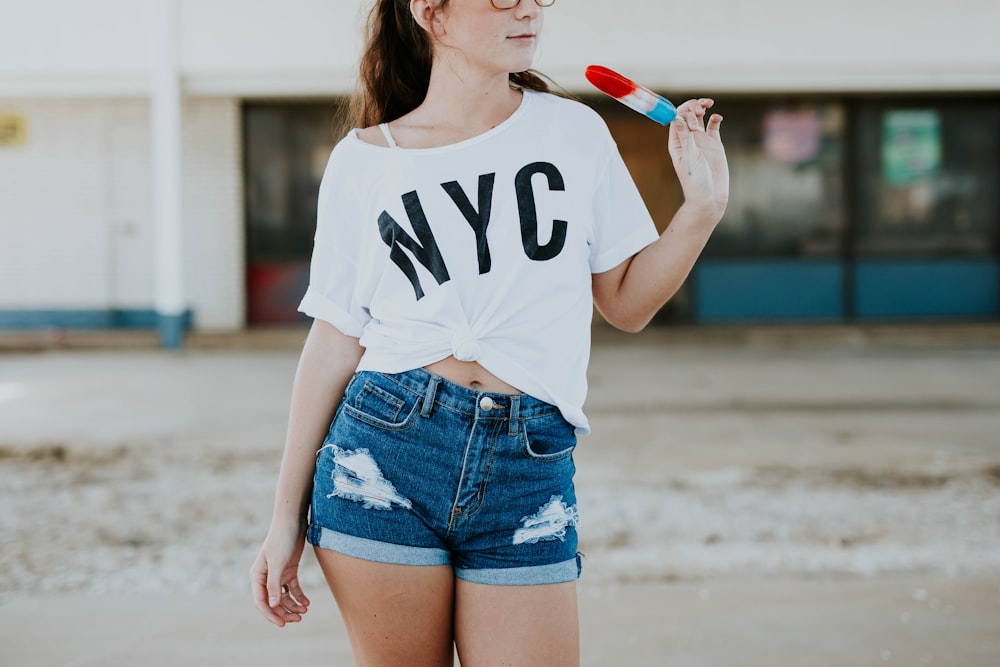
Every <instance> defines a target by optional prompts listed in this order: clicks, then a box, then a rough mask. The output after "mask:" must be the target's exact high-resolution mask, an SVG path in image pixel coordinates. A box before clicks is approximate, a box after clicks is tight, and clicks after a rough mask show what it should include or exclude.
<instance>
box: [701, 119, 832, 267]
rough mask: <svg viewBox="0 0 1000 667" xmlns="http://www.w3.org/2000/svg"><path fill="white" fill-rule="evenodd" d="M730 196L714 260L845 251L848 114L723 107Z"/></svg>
mask: <svg viewBox="0 0 1000 667" xmlns="http://www.w3.org/2000/svg"><path fill="white" fill-rule="evenodd" d="M717 108H718V110H719V111H720V113H722V114H723V115H724V116H725V119H726V120H725V123H724V124H723V134H724V140H725V144H726V154H727V156H728V158H729V168H730V176H731V180H732V183H731V188H730V190H731V194H730V200H729V206H728V208H727V209H726V215H725V217H724V218H723V220H722V222H721V223H720V225H719V227H718V228H717V229H716V231H715V233H714V234H713V235H712V239H711V241H710V243H709V246H708V248H707V250H706V254H707V255H709V256H716V257H719V256H767V257H816V256H820V257H823V256H833V255H836V254H838V253H839V251H840V242H841V241H840V239H841V230H842V228H843V218H844V213H843V206H842V202H843V191H842V182H841V181H842V178H841V171H842V136H843V131H844V120H843V118H844V112H843V110H842V108H841V107H840V106H839V105H836V104H810V103H801V104H794V105H780V104H760V103H741V102H732V103H729V102H725V101H724V100H720V101H719V102H718V103H717Z"/></svg>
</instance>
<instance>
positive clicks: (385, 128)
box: [378, 123, 399, 148]
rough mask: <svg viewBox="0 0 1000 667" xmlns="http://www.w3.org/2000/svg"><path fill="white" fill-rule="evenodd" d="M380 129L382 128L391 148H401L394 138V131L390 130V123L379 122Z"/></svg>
mask: <svg viewBox="0 0 1000 667" xmlns="http://www.w3.org/2000/svg"><path fill="white" fill-rule="evenodd" d="M378 129H380V130H382V135H383V136H384V137H385V140H386V142H387V143H388V144H389V148H399V146H397V145H396V140H395V139H393V138H392V132H390V131H389V123H379V126H378Z"/></svg>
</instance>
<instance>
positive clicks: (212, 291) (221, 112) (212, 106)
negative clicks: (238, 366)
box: [183, 98, 246, 330]
mask: <svg viewBox="0 0 1000 667" xmlns="http://www.w3.org/2000/svg"><path fill="white" fill-rule="evenodd" d="M240 128H241V113H240V103H239V101H238V100H233V99H228V98H225V99H215V98H204V99H197V100H192V101H188V102H187V103H185V105H184V129H183V132H184V139H183V141H184V181H183V183H184V195H183V196H184V260H185V270H184V273H185V277H186V279H185V290H186V292H187V297H188V303H189V304H191V307H192V308H193V309H194V311H195V327H196V328H198V329H203V330H204V329H215V330H226V329H239V328H242V327H243V325H244V322H245V312H246V306H245V302H246V294H245V293H246V287H245V269H244V265H245V255H246V250H245V243H244V214H243V180H242V175H243V164H242V136H241V129H240Z"/></svg>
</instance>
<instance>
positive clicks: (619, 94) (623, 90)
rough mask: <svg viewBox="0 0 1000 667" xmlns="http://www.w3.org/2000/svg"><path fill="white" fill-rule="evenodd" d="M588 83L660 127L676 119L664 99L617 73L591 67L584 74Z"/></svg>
mask: <svg viewBox="0 0 1000 667" xmlns="http://www.w3.org/2000/svg"><path fill="white" fill-rule="evenodd" d="M584 75H585V76H586V77H587V81H590V82H591V83H592V84H594V86H595V87H597V89H598V90H600V91H601V92H602V93H606V94H608V95H610V96H611V97H613V98H615V99H616V100H618V101H619V102H621V103H622V104H624V105H625V106H627V107H629V108H630V109H634V110H635V111H638V112H639V113H641V114H643V115H644V116H646V117H647V118H649V119H650V120H654V121H656V122H657V123H659V124H660V125H667V124H669V123H670V121H672V120H673V119H674V118H676V117H677V109H676V108H675V107H674V105H673V104H671V103H670V101H669V100H667V99H666V98H664V97H661V96H660V95H657V94H656V93H654V92H653V91H651V90H649V89H648V88H643V87H642V86H640V85H639V84H637V83H636V82H635V81H632V80H631V79H627V78H625V77H624V76H622V75H621V74H619V73H618V72H616V71H614V70H611V69H608V68H607V67H602V66H600V65H591V66H590V67H588V68H587V71H586V72H584Z"/></svg>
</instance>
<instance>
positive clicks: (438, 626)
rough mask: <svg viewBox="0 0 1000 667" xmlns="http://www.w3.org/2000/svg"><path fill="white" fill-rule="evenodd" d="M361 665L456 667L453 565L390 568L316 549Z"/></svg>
mask: <svg viewBox="0 0 1000 667" xmlns="http://www.w3.org/2000/svg"><path fill="white" fill-rule="evenodd" d="M316 558H317V560H318V561H319V564H320V567H321V568H322V570H323V574H324V575H325V576H326V581H327V583H328V584H329V585H330V590H331V591H332V592H333V596H334V598H336V600H337V606H338V607H339V608H340V614H341V616H342V617H343V619H344V625H345V626H347V634H348V636H349V637H350V639H351V649H352V650H353V652H354V658H355V661H356V663H357V664H358V665H359V667H398V666H399V665H407V666H411V665H412V667H450V666H451V665H452V663H453V658H454V648H453V637H454V633H453V614H452V611H453V609H454V604H455V583H454V582H455V575H454V571H453V570H452V568H451V566H450V565H442V566H426V567H425V566H410V565H388V564H386V563H374V562H371V561H366V560H361V559H358V558H352V557H350V556H345V555H343V554H339V553H336V552H334V551H329V550H327V549H316Z"/></svg>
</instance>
